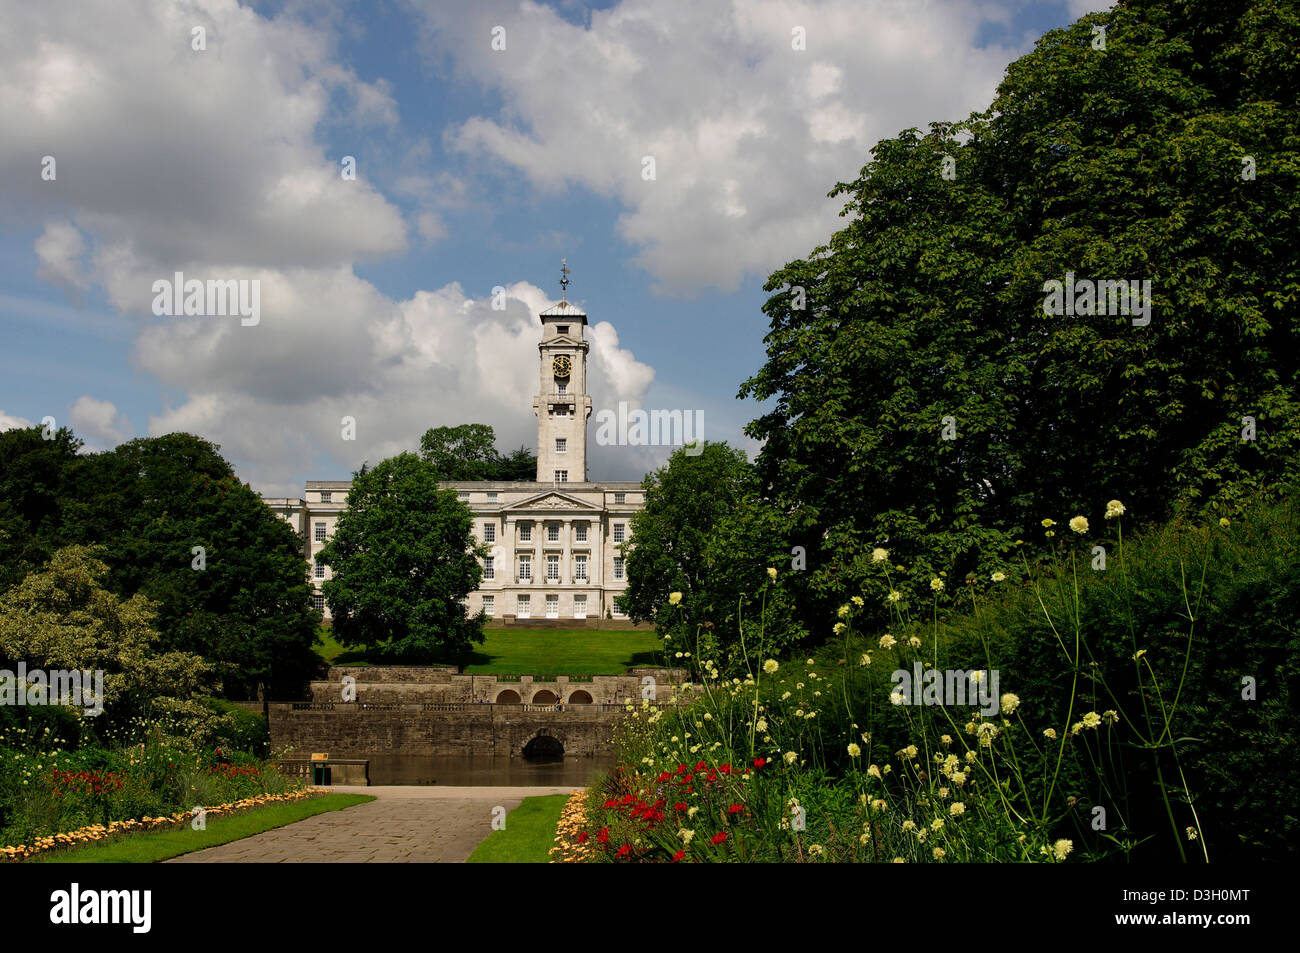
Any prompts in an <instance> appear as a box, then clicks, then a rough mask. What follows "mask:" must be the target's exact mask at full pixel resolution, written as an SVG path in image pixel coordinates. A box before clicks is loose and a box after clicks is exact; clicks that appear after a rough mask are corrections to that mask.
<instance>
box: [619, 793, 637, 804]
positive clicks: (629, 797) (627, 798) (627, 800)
mask: <svg viewBox="0 0 1300 953" xmlns="http://www.w3.org/2000/svg"><path fill="white" fill-rule="evenodd" d="M635 800H636V795H634V794H624V795H623V796H622V797H621V798H620V799H619V802H618V803H620V804H631V803H632V802H633V801H635Z"/></svg>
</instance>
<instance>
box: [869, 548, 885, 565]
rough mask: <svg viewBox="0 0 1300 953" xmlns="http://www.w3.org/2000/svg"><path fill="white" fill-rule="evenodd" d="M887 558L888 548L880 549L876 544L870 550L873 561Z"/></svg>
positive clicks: (881, 561)
mask: <svg viewBox="0 0 1300 953" xmlns="http://www.w3.org/2000/svg"><path fill="white" fill-rule="evenodd" d="M888 558H889V550H887V549H881V548H880V547H879V546H877V547H876V548H875V549H873V550H872V551H871V561H872V562H873V563H883V562H884V561H885V560H886V559H888Z"/></svg>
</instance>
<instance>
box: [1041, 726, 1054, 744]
mask: <svg viewBox="0 0 1300 953" xmlns="http://www.w3.org/2000/svg"><path fill="white" fill-rule="evenodd" d="M1043 734H1044V735H1046V736H1047V739H1048V740H1049V741H1055V740H1056V729H1055V728H1047V729H1045V730H1044V731H1043Z"/></svg>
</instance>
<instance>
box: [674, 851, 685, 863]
mask: <svg viewBox="0 0 1300 953" xmlns="http://www.w3.org/2000/svg"><path fill="white" fill-rule="evenodd" d="M685 856H686V851H684V850H679V851H678V852H677V853H675V854H673V863H674V864H675V863H677V862H678V861H679V860H681V859H682V858H683V857H685Z"/></svg>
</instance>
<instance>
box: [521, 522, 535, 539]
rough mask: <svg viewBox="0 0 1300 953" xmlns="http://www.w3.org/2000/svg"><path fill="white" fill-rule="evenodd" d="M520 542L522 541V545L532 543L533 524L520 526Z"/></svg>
mask: <svg viewBox="0 0 1300 953" xmlns="http://www.w3.org/2000/svg"><path fill="white" fill-rule="evenodd" d="M519 541H520V542H521V543H531V542H532V541H533V524H532V523H520V524H519Z"/></svg>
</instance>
